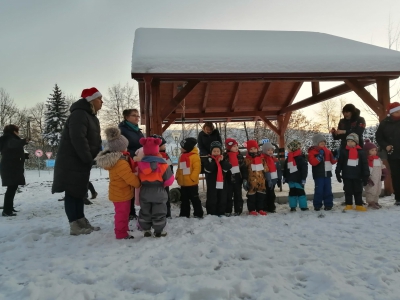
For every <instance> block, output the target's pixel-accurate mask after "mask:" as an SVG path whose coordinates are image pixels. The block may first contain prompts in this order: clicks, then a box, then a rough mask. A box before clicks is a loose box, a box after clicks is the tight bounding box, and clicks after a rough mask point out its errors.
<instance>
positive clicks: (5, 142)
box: [0, 124, 28, 217]
mask: <svg viewBox="0 0 400 300" xmlns="http://www.w3.org/2000/svg"><path fill="white" fill-rule="evenodd" d="M18 132H19V128H18V126H16V125H13V124H10V125H7V126H5V127H4V130H3V133H4V135H3V136H2V137H0V153H1V164H0V174H1V182H2V185H3V186H6V187H7V190H6V192H5V194H4V206H3V212H2V216H3V217H13V216H16V214H15V212H16V210H15V209H14V197H15V193H16V191H17V189H18V186H19V185H25V177H24V162H25V153H24V146H25V145H26V144H27V143H28V139H21V138H20V137H19V136H18Z"/></svg>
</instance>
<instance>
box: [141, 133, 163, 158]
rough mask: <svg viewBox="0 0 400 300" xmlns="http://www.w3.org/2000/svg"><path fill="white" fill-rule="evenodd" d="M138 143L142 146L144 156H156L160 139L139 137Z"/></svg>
mask: <svg viewBox="0 0 400 300" xmlns="http://www.w3.org/2000/svg"><path fill="white" fill-rule="evenodd" d="M139 143H140V144H141V145H142V146H143V153H144V155H146V156H157V155H158V153H159V152H160V147H159V146H160V144H161V139H155V138H152V137H149V138H141V139H140V140H139Z"/></svg>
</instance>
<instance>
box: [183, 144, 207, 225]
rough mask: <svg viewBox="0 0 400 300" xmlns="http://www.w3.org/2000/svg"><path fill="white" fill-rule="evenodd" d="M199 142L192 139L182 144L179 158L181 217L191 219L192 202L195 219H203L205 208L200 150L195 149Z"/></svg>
mask: <svg viewBox="0 0 400 300" xmlns="http://www.w3.org/2000/svg"><path fill="white" fill-rule="evenodd" d="M196 144H197V140H196V139H195V138H192V137H188V138H186V139H183V140H182V141H181V142H180V145H181V153H182V154H181V156H180V157H179V163H178V170H177V171H176V181H177V182H178V184H179V185H180V186H181V212H180V214H179V216H180V217H186V218H189V217H190V202H192V205H193V210H194V212H193V215H194V217H195V218H203V214H204V212H203V207H202V206H201V201H200V198H199V175H200V170H201V162H200V156H199V149H198V148H197V147H195V146H196Z"/></svg>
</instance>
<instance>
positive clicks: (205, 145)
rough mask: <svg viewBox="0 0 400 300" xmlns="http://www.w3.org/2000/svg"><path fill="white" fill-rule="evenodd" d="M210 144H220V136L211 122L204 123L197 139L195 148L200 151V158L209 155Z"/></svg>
mask: <svg viewBox="0 0 400 300" xmlns="http://www.w3.org/2000/svg"><path fill="white" fill-rule="evenodd" d="M212 142H220V143H221V144H222V139H221V135H220V134H219V131H218V129H216V128H215V127H214V125H213V123H211V122H205V123H204V125H203V130H202V131H201V132H200V133H199V136H198V138H197V146H198V147H199V150H200V156H208V155H210V154H211V151H210V146H211V143H212Z"/></svg>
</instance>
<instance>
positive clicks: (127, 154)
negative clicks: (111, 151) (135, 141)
mask: <svg viewBox="0 0 400 300" xmlns="http://www.w3.org/2000/svg"><path fill="white" fill-rule="evenodd" d="M122 155H124V156H126V157H127V159H128V163H129V166H130V167H131V170H132V172H133V173H135V172H136V171H137V170H136V167H137V165H136V164H135V161H134V160H133V159H132V157H131V154H130V153H129V152H128V151H123V152H122Z"/></svg>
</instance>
